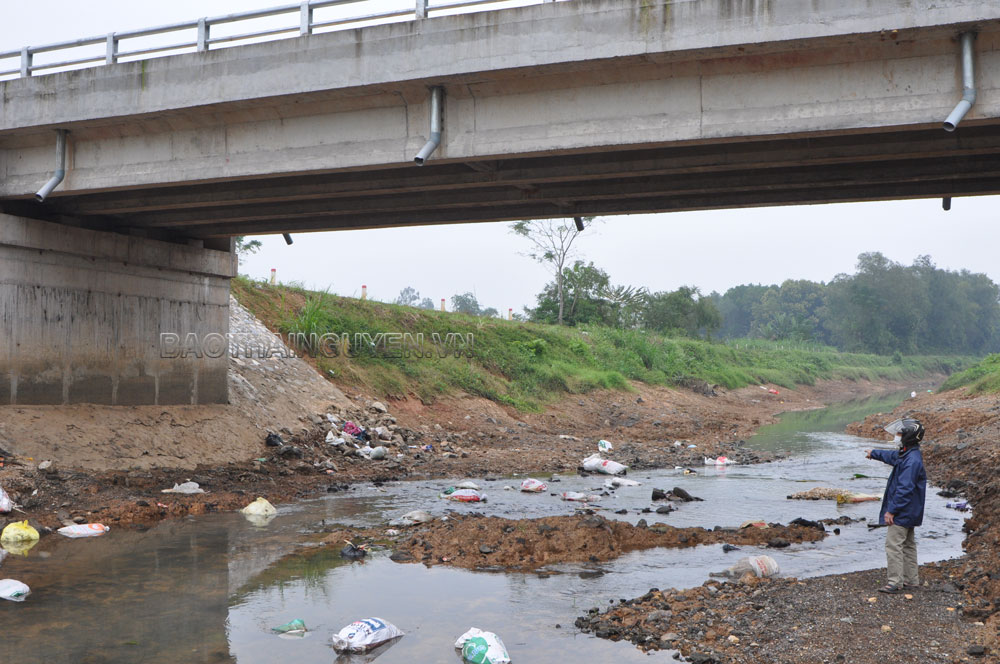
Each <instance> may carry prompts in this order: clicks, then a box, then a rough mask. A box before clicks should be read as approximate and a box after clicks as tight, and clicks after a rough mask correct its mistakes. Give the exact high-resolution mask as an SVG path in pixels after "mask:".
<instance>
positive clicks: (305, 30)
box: [299, 0, 313, 36]
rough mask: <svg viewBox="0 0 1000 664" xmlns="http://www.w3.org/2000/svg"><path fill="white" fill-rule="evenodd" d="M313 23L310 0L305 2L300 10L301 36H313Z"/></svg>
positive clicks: (304, 0)
mask: <svg viewBox="0 0 1000 664" xmlns="http://www.w3.org/2000/svg"><path fill="white" fill-rule="evenodd" d="M312 22H313V8H312V5H310V4H309V0H303V2H302V7H301V9H300V10H299V35H300V36H305V35H311V34H312Z"/></svg>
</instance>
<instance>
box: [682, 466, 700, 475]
mask: <svg viewBox="0 0 1000 664" xmlns="http://www.w3.org/2000/svg"><path fill="white" fill-rule="evenodd" d="M684 474H685V475H697V474H698V471H696V470H691V469H690V468H685V469H684Z"/></svg>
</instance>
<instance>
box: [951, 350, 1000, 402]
mask: <svg viewBox="0 0 1000 664" xmlns="http://www.w3.org/2000/svg"><path fill="white" fill-rule="evenodd" d="M960 387H968V388H969V392H970V393H971V394H982V393H986V392H1000V354H994V355H989V356H987V357H986V358H984V359H983V360H981V361H980V362H978V363H976V364H974V365H973V366H971V367H969V368H968V369H966V370H965V371H961V372H959V373H956V374H954V375H952V376H951V377H950V378H948V380H946V381H945V382H944V384H943V385H942V386H941V389H940V390H939V391H941V392H945V391H948V390H955V389H958V388H960Z"/></svg>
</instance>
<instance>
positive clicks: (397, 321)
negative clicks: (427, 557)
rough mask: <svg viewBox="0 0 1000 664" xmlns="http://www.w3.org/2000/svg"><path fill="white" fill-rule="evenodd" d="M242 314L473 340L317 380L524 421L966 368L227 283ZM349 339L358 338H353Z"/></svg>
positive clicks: (333, 365) (307, 330)
mask: <svg viewBox="0 0 1000 664" xmlns="http://www.w3.org/2000/svg"><path fill="white" fill-rule="evenodd" d="M232 289H233V294H234V295H235V297H236V299H237V300H239V302H240V303H241V304H242V305H243V306H245V307H247V308H248V309H249V310H250V311H251V312H253V313H254V314H255V315H256V316H257V317H258V318H260V319H262V320H263V321H264V322H265V324H267V325H268V326H269V327H271V328H272V329H277V330H279V331H280V332H282V333H285V334H288V333H303V334H306V335H309V334H317V335H322V334H325V333H334V334H338V335H339V334H344V333H347V334H349V335H354V334H355V333H359V332H363V333H367V334H369V335H372V337H374V336H375V335H377V334H379V333H393V332H402V333H410V334H413V335H416V334H418V333H422V334H423V335H424V338H425V340H429V339H430V338H431V335H432V334H434V333H437V334H439V335H441V336H442V338H443V337H444V335H447V334H448V333H450V332H454V333H459V334H462V335H467V334H472V335H473V338H474V350H473V357H471V358H470V357H454V356H448V357H438V356H436V355H435V356H433V357H423V358H419V357H409V358H405V357H387V356H385V353H379V354H368V355H366V354H360V355H356V356H352V357H347V356H345V355H344V354H343V353H341V354H340V355H338V356H336V357H322V356H321V357H317V358H316V359H315V363H316V366H317V368H318V369H319V370H320V371H321V372H323V373H324V374H325V375H327V376H332V377H333V379H334V380H336V381H338V382H343V383H347V384H350V385H356V386H361V387H365V388H367V389H369V390H371V391H372V392H373V393H375V394H378V395H380V396H384V397H403V396H406V395H416V396H417V397H419V398H420V399H421V400H423V401H425V402H428V403H429V402H433V401H434V399H435V398H437V397H439V396H441V395H445V394H450V393H455V392H457V391H464V392H467V393H469V394H474V395H478V396H481V397H484V398H486V399H490V400H492V401H496V402H498V403H503V404H507V405H510V406H513V407H515V408H518V409H520V410H538V409H540V408H541V407H542V406H543V405H544V404H546V403H548V402H551V401H553V400H554V399H557V398H559V397H561V396H565V395H567V394H582V393H586V392H589V391H591V390H596V389H614V390H630V389H632V388H631V386H630V381H641V382H645V383H650V384H654V385H688V384H691V382H692V381H706V382H708V383H711V384H718V385H722V386H724V387H727V388H730V389H733V388H738V387H743V386H746V385H752V384H758V383H773V384H776V385H780V386H782V387H785V388H792V387H794V386H795V385H812V384H814V383H815V382H816V381H817V380H823V379H837V378H844V379H850V380H860V379H868V380H877V379H904V378H908V377H919V376H926V375H928V374H931V373H944V374H949V373H952V372H953V371H956V370H959V369H961V368H964V367H966V366H968V365H969V364H970V363H971V360H970V359H968V358H960V357H944V356H903V357H900V356H896V357H895V358H893V357H885V356H879V355H865V354H852V353H840V352H838V351H836V350H835V349H833V348H828V347H823V346H815V345H805V344H798V345H786V344H783V343H781V342H766V341H760V340H753V341H746V342H744V341H742V340H741V341H735V342H734V341H730V342H727V343H725V344H721V343H709V342H706V341H701V340H694V339H687V338H672V337H665V336H662V335H659V334H655V333H651V332H647V331H644V330H619V329H612V328H606V327H579V328H567V327H560V326H556V325H541V324H534V323H519V322H512V321H504V320H499V319H483V318H478V317H475V316H466V315H462V314H455V313H443V312H440V311H431V310H424V309H415V308H412V307H404V306H398V305H393V304H383V303H379V302H372V301H361V300H357V299H354V298H345V297H340V296H337V295H333V294H330V293H328V292H326V293H317V292H310V291H306V290H304V289H302V288H299V287H294V288H288V287H284V286H270V285H267V284H263V283H259V282H251V281H249V280H247V279H243V278H237V279H234V280H233V282H232ZM351 338H353V336H352V337H351Z"/></svg>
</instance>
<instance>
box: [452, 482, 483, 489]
mask: <svg viewBox="0 0 1000 664" xmlns="http://www.w3.org/2000/svg"><path fill="white" fill-rule="evenodd" d="M455 488H456V489H473V490H474V491H479V485H478V484H476V483H475V482H473V481H471V480H465V481H464V482H459V483H458V484H456V485H455Z"/></svg>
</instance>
